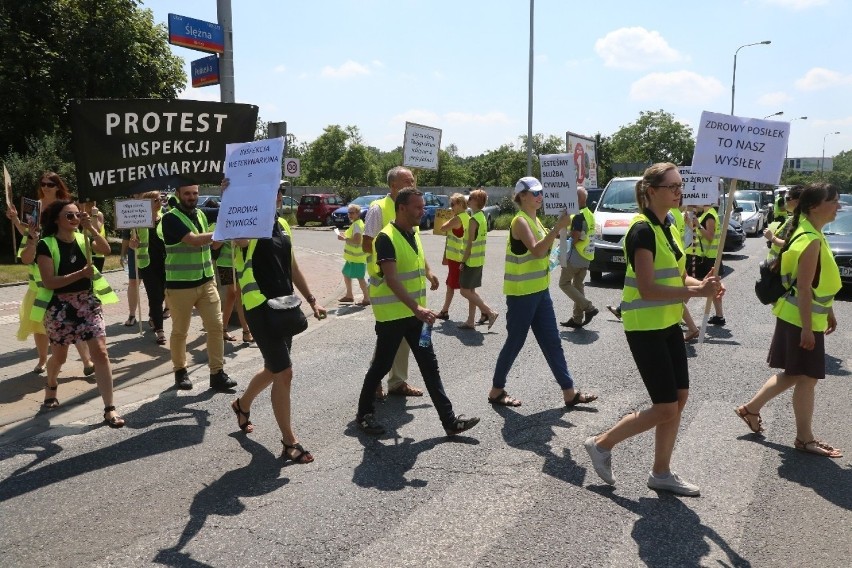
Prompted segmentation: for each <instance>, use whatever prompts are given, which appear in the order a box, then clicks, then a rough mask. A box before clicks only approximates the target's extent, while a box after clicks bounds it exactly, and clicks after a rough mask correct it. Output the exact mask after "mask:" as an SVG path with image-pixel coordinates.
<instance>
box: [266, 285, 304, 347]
mask: <svg viewBox="0 0 852 568" xmlns="http://www.w3.org/2000/svg"><path fill="white" fill-rule="evenodd" d="M266 305H267V306H269V307H270V308H272V309H273V310H275V312H276V313H277V315H278V316H279V318H280V323H281V330H280V331H281V333H282V334H284V335H287V336H290V337H293V336H295V335H299V334H300V333H302V332H303V331H305V330H306V329H308V318H306V317H305V314H304V312H302V299H301V298H299V297H298V296H296V295H295V294H293V295H290V296H278V297H277V298H269V299H268V300H266Z"/></svg>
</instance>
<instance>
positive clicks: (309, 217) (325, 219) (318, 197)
mask: <svg viewBox="0 0 852 568" xmlns="http://www.w3.org/2000/svg"><path fill="white" fill-rule="evenodd" d="M341 205H345V203H344V202H343V199H341V198H340V197H338V196H337V195H335V194H334V193H309V194H307V195H303V196H302V198H301V199H300V200H299V207H298V209H296V223H297V224H298V225H299V226H300V227H304V226H305V224H306V223H308V222H310V221H314V222H319V223H320V224H322V225H331V222H332V220H331V214H332V213H333V212H334V210H335V209H337V208H338V207H340V206H341Z"/></svg>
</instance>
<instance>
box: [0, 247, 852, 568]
mask: <svg viewBox="0 0 852 568" xmlns="http://www.w3.org/2000/svg"><path fill="white" fill-rule="evenodd" d="M297 242H298V244H299V245H300V248H299V252H298V254H318V253H322V254H329V253H331V254H339V253H340V246H339V243H338V242H337V241H336V240H335V239H334V237H333V235H332V234H331V233H329V232H320V231H300V232H299V234H298V238H297ZM423 242H424V246H425V248H426V249H427V258H428V259H430V261H431V263H432V265H433V266H434V267H435V268H436V271H437V272H439V273H440V274H441V275H442V276H441V280H442V287H441V289H440V290H438V291H437V292H430V294H429V305H430V307H432V308H433V309H435V310H436V311H437V310H438V309H439V308H440V305H441V302H442V300H443V295H444V289H443V278H444V275H445V270H444V268H443V267H441V266H440V253H441V250H442V247H443V242H444V241H443V238H440V237H432V236H431V235H424V237H423ZM763 242H764V241H763V239H759V240H758V239H749V240H748V241H747V244H746V247H745V248H744V249H743V250H742V251H740V252H738V253H736V254H734V255H726V262H725V264H726V265H727V266H728V267H729V273H728V275H727V276H726V278H725V282H726V285H727V287H728V294H727V297H726V302H725V305H726V314H725V315H726V316H727V320H728V325H727V327H725V328H724V329H722V328H714V327H712V326H711V327H710V329H709V331H708V338H707V341H706V343H705V344H704V345H702V346H698V347H694V348H692V347H691V348H689V352H690V373H691V381H692V388H691V396H690V400H689V403H688V405H687V407H686V410H685V414H684V417H683V422H682V425H681V431H680V435H679V439H678V444H677V448H676V451H675V457H674V468H675V469H676V470H677V471H678V472H679V473H680V474H681V475H683V476H684V477H685V478H687V479H689V480H691V481H694V482H696V483H698V484H699V485H700V486H701V490H702V496H701V497H699V498H685V497H684V498H681V497H675V496H672V495H668V494H657V493H656V492H654V491H651V490H649V489H648V488H647V487H646V486H645V481H646V479H647V475H648V471H649V469H650V466H651V456H652V446H653V436H652V435H651V434H645V435H642V436H638V437H636V438H633V439H631V440H629V441H627V442H625V443H624V444H622V445H620V446H618V447H617V448H616V449H615V451H614V452H613V465H614V470H615V473H616V476H617V477H618V485H617V487H615V488H609V487H608V486H604V485H603V484H602V483H601V482H600V481H599V479H598V478H597V476H596V475H595V474H594V471H593V470H592V469H591V464H590V463H589V461H588V458H587V455H586V453H585V451H584V449H583V446H582V443H583V440H584V439H585V438H586V437H587V436H589V435H591V434H593V433H596V432H599V431H601V430H603V429H606V428H608V427H609V426H611V425H612V424H613V423H614V422H615V421H616V420H617V419H618V418H619V417H620V416H622V415H624V414H625V413H628V412H630V411H633V410H635V409H641V408H643V407H644V406H646V405H647V404H648V396H647V394H646V391H645V389H644V387H643V385H642V382H641V380H640V378H639V376H638V374H637V372H636V370H635V367H634V364H633V361H632V358H631V357H630V354H629V352H628V349H627V345H626V342H625V340H624V334H623V331H622V327H621V324H619V323H617V322H616V321H615V320H614V318H612V317H611V316H610V315H609V313H608V312H606V310H605V309H603V308H604V306H605V305H606V304H608V303H616V302H617V301H618V299H619V297H620V282H619V281H618V280H617V279H606V280H605V281H604V282H603V283H600V284H596V285H593V286H589V287H588V288H587V290H588V295H589V296H590V297H591V298H592V300H593V301H594V302H595V303H596V305H597V306H598V307H599V308H601V315H600V316H598V317H597V318H596V319H595V320H594V321H593V322H592V323H591V324H590V325H589V327H588V328H587V329H583V330H566V331H564V332H563V333H562V338H563V346H564V348H565V352H566V356H567V360H568V364H569V368H570V369H571V372H572V374H573V375H574V377H575V381H576V383H577V385H578V386H579V388H581V389H586V390H591V391H594V392H596V393H598V394H599V395H600V399H599V401H598V402H597V403H596V404H595V405H593V406H592V407H590V408H582V409H576V410H572V411H565V410H564V409H563V408H562V405H561V393H560V391H559V388H558V386H557V385H556V383H555V381H554V380H553V378H552V377H551V375H550V372H549V370H548V368H547V365H546V363H545V361H544V358H543V356H542V355H541V352H540V351H539V349H538V347H537V345H536V344H535V341H534V339H533V338H532V336H530V338H528V341H527V345H526V347H525V349H524V351H523V353H522V355H521V358H520V359H519V360H518V362H517V364H516V366H515V368H514V369H513V371H512V373H511V375H510V378H509V384H508V386H507V388H508V390H509V392H511V393H512V395H513V396H516V397H518V398H520V399H522V400H523V401H524V404H523V406H521V407H520V408H516V409H493V408H491V407H490V406H489V405H488V404H487V403H486V394H487V391H488V389H489V386H490V380H491V373H492V372H493V369H494V361H495V360H496V357H497V353H498V352H499V349H500V348H501V346H502V344H503V340H504V337H505V333H506V331H505V327H504V324H505V322H504V320H503V319H502V318H501V319H500V320H498V322H497V324H496V325H495V327H494V328H493V329H492V330H491V332H488V333H481V332H480V331H476V332H470V331H464V330H459V329H457V327H456V324H454V323H453V322H452V321H451V322H446V323H442V324H440V325H438V326H436V328H435V333H434V342H435V346H436V351H437V354H438V359H439V363H440V365H441V370H442V374H443V377H444V384H445V386H446V389H447V392H448V394H449V396H450V398H451V399H452V400H453V403H454V405H455V407H456V411H457V412H463V413H466V414H469V415H470V414H473V415H477V416H480V417H482V422H481V423H480V424H479V425H478V426H477V427H476V428H475V429H474V430H472V431H470V432H469V434H470V435H469V436H461V437H459V438H458V439H456V440H453V441H449V440H447V439H446V438H445V437H444V436H443V430H442V428H441V425H440V422H439V421H438V418H437V415H436V414H435V411H434V409H433V408H432V406H431V404H430V401H429V399H428V397H427V398H423V399H407V400H404V399H399V398H392V399H390V400H388V401H387V402H385V403H383V404H381V405H379V406H378V410H377V414H378V416H379V417H380V419H381V420H382V421H383V422H384V423H385V425H386V426H389V427H390V428H389V433H388V434H386V435H385V436H383V437H381V438H379V439H374V438H370V437H366V436H362V435H359V433H358V432H357V430H356V429H355V428H354V426H353V424H352V422H351V421H352V418H353V417H354V413H355V406H356V399H357V394H358V391H359V388H360V384H361V381H362V378H363V376H364V372H365V371H366V369H367V365H368V360H369V357H370V354H371V352H372V349H373V341H374V335H373V331H372V315H371V313H370V312H368V311H364V310H361V309H353V308H347V309H339V310H335V311H334V312H333V313H332V314H331V315H330V317H329V318H328V319H327V320H326V321H325V322H322V323H320V324H312V325H311V328H310V329H309V331H308V332H306V333H305V334H303V335H302V336H300V337H298V338H296V341H295V345H294V353H293V360H294V370H295V378H294V386H293V391H294V423H295V425H296V428H297V432H298V434H299V436H300V438H301V440H302V442H303V443H304V445H305V446H306V447H307V448H309V449H310V450H311V451H312V452H313V454H314V456H315V458H316V461H315V462H314V463H313V464H310V465H306V466H301V465H299V466H296V465H288V466H286V467H282V466H281V460H280V458H279V456H280V453H281V445H280V442H279V438H280V435H279V433H278V431H277V428H276V426H275V422H274V420H273V417H272V412H271V409H270V406H269V398H268V396H269V395H268V394H265V395H262V396H261V397H259V398H258V400H257V401H256V403H255V405H254V407H253V408H252V420H253V422H254V423H255V432H254V433H253V434H251V435H249V436H245V435H243V434H242V433H240V432H239V430H238V429H237V428H236V419H235V417H234V415H233V413H232V412H231V410H230V408H229V403H230V401H231V400H232V398H233V396H229V395H223V394H213V393H212V391H206V390H201V389H200V388H199V385H196V389H195V390H193V391H188V392H185V391H181V392H176V391H173V390H170V391H167V392H165V393H163V394H162V395H160V396H158V397H156V398H152V399H149V400H146V401H144V402H143V403H141V404H137V405H134V406H126V407H123V408H121V409H120V410H121V411H122V413H123V414H124V416H125V418H126V419H127V421H128V427H126V428H124V429H123V430H119V431H113V430H110V429H108V428H105V427H103V426H101V425H100V424H99V420H100V417H98V416H93V417H91V419H90V420H88V421H85V422H81V423H79V424H76V425H71V426H68V427H66V428H54V429H52V430H50V431H48V432H47V433H44V434H41V435H38V436H35V437H31V438H27V439H24V440H21V441H18V442H15V443H12V444H9V445H6V446H3V447H0V519H2V522H0V550H2V551H3V553H2V556H0V565H2V566H10V567H11V566H28V567H31V566H87V567H90V566H147V565H151V564H162V565H168V566H351V567H357V566H365V567H366V566H388V567H402V566H412V567H414V566H417V567H421V566H477V567H480V566H560V567H561V566H637V565H638V566H641V565H647V566H657V567H662V566H673V567H682V566H714V567H718V566H821V567H833V566H838V567H840V566H844V567H845V566H849V564H850V560H849V559H850V558H852V511H851V510H852V468H850V465H852V442H851V441H850V438H852V436H850V434H852V413H849V412H848V402H849V398H850V397H849V376H850V371H849V369H850V349H849V346H850V345H852V332H851V331H850V330H852V304H850V297H851V296H850V294H849V293H848V292H847V293H846V294H845V295H844V296H841V300H840V301H839V302H838V303H837V304H836V308H835V309H836V313H837V317H838V320H839V324H840V326H839V328H838V331H837V333H836V334H834V335H832V336H830V337H829V338H827V341H826V344H827V351H828V354H829V355H828V358H827V365H828V371H829V375H830V376H829V377H828V378H827V379H826V380H825V381H823V382H821V383H820V385H819V387H818V389H817V401H816V418H815V431H816V432H817V435H818V436H819V437H820V438H823V439H825V440H827V441H828V442H830V443H832V444H834V445H837V446H841V447H845V449H846V457H844V458H841V459H838V460H829V459H825V458H818V457H815V456H811V455H806V454H802V453H799V452H797V451H795V450H794V449H793V448H792V442H793V439H794V437H795V430H794V426H793V417H792V411H791V404H790V396H789V394H787V395H782V396H781V397H779V398H778V399H776V400H775V401H773V402H772V403H771V404H770V405H769V406H767V407H766V408H765V409H764V411H763V418H764V424H765V426H766V428H767V432H766V437H765V438H758V437H755V436H754V435H752V434H750V433H748V431H747V429H746V428H745V425H744V424H743V423H742V422H741V421H740V420H739V419H738V418H737V417H736V416H734V413H733V408H734V406H735V405H737V404H741V403H743V402H745V401H747V400H748V398H750V396H751V394H752V393H753V392H754V391H755V390H756V389H757V388H758V387H759V386H760V385H761V384H762V383H763V381H764V380H765V379H766V378H767V377H768V375H769V371H768V369H767V367H766V364H765V357H766V351H767V348H768V344H769V339H770V334H771V332H772V328H773V318H772V316H771V313H770V311H769V309H768V308H766V307H764V306H761V305H760V304H758V303H757V302H756V300H755V299H754V295H753V291H752V289H751V287H752V282H753V278H754V276H755V274H756V262H757V259H759V258H760V257H762V255H764V254H765V251H766V249H765V246H764V244H763ZM504 246H505V232H495V233H491V234H490V235H489V239H488V251H487V262H486V279H487V282H486V283H485V286H484V287H483V289H482V293H483V297H484V298H485V299H486V301H488V302H490V303H491V304H492V305H493V306H495V307H497V309H499V310H500V311H501V312H502V311H505V304H504V301H503V297H502V295H501V293H500V290H501V277H502V261H501V258H502V256H503V254H504ZM341 264H342V261H341ZM318 277H320V275H311V276H310V278H318ZM328 277H329V278H337V277H338V275H337V274H330V275H328ZM551 291H552V294H553V297H554V301H555V303H556V307H557V317H559V318H560V320H563V319H567V317H568V315H569V314H570V309H571V308H570V305H569V303H568V301H567V299H566V298H565V297H564V296H563V295H562V294H561V292H560V291H559V289H558V287H557V285H556V282H555V281H554V282H553V283H552V286H551ZM690 307H691V308H692V312H693V314H698V312H699V311H700V310H701V309H702V308H703V303H702V304H701V306H699V302H697V301H693V302H692V303H691V304H690ZM465 314H466V306H463V305H462V302H461V298H460V297H458V298H457V299H456V300H455V302H454V304H453V307H452V309H451V316H452V318H453V319H454V320H456V321H461V320H462V318H463V316H464V315H465ZM259 366H260V365H259V361H258V360H257V359H255V360H253V361H250V362H249V363H244V364H241V365H231V366H229V367H228V372H229V373H230V374H231V376H233V377H235V378H236V379H238V381H239V383H240V386H239V388H238V392H242V390H243V389H244V387H245V385H246V384H247V382H248V380H249V378H250V377H251V375H252V374H253V373H254V372H255V371H256V370H257V369H258V368H259ZM411 377H412V383H413V384H415V385H421V386H422V381H421V380H420V376H419V373H418V372H417V370H416V365H415V364H414V362H413V360H412V362H411Z"/></svg>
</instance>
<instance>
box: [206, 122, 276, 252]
mask: <svg viewBox="0 0 852 568" xmlns="http://www.w3.org/2000/svg"><path fill="white" fill-rule="evenodd" d="M283 155H284V138H280V137H279V138H270V139H268V140H256V141H254V142H244V143H241V144H228V146H227V148H226V149H225V177H226V178H228V183H229V185H228V188H227V190H226V191H224V192H223V193H222V203H221V205H220V206H219V218H218V220H217V221H216V228H215V229H214V231H213V239H214V240H217V241H224V240H228V239H263V238H269V237H270V236H271V235H272V224H273V223H275V201H276V198H277V194H278V185H279V183H280V182H281V159H282V156H283Z"/></svg>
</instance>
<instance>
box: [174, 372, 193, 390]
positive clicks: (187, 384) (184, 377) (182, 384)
mask: <svg viewBox="0 0 852 568" xmlns="http://www.w3.org/2000/svg"><path fill="white" fill-rule="evenodd" d="M175 386H176V387H177V388H179V389H181V390H190V389H191V388H192V381H190V380H189V373H187V372H186V369H178V370H177V371H175Z"/></svg>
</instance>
